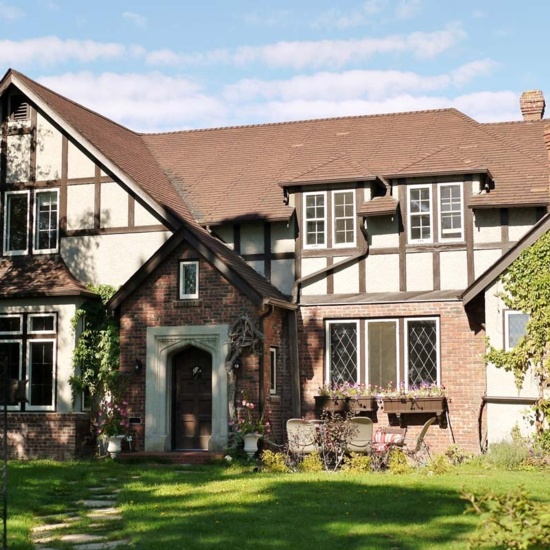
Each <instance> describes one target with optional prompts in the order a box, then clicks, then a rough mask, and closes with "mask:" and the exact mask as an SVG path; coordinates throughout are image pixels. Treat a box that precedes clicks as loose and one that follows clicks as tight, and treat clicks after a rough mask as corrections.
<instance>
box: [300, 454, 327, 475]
mask: <svg viewBox="0 0 550 550" xmlns="http://www.w3.org/2000/svg"><path fill="white" fill-rule="evenodd" d="M298 469H299V470H300V471H301V472H322V471H323V461H322V460H321V455H320V454H319V453H311V454H307V455H304V458H303V459H302V462H301V463H300V465H299V466H298Z"/></svg>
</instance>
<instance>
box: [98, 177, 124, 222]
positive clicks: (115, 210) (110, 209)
mask: <svg viewBox="0 0 550 550" xmlns="http://www.w3.org/2000/svg"><path fill="white" fill-rule="evenodd" d="M100 212H101V214H100V226H101V227H105V228H107V227H128V193H126V191H125V190H124V189H122V187H121V186H120V185H118V183H115V182H114V181H111V182H108V183H102V184H101V206H100Z"/></svg>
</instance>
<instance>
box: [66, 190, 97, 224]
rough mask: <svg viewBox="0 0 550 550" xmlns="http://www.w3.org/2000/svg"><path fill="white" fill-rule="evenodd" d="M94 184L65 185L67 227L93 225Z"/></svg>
mask: <svg viewBox="0 0 550 550" xmlns="http://www.w3.org/2000/svg"><path fill="white" fill-rule="evenodd" d="M94 202H95V185H94V184H93V183H85V184H82V185H69V186H67V229H68V230H69V231H71V230H75V229H91V228H93V227H94Z"/></svg>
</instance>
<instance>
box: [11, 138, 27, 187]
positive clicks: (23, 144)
mask: <svg viewBox="0 0 550 550" xmlns="http://www.w3.org/2000/svg"><path fill="white" fill-rule="evenodd" d="M31 139H32V138H31V136H30V135H29V134H26V135H22V136H17V135H15V136H8V138H7V142H8V146H7V165H6V183H17V182H24V181H28V180H29V175H30V166H31V165H30V161H31Z"/></svg>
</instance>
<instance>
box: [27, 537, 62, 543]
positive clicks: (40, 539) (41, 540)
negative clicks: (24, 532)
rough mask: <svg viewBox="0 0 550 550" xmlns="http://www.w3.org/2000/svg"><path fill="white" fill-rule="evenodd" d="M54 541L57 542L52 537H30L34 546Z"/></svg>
mask: <svg viewBox="0 0 550 550" xmlns="http://www.w3.org/2000/svg"><path fill="white" fill-rule="evenodd" d="M54 540H57V537H52V536H49V537H37V538H35V537H32V541H33V542H34V543H35V544H47V543H48V542H53V541H54Z"/></svg>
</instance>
